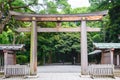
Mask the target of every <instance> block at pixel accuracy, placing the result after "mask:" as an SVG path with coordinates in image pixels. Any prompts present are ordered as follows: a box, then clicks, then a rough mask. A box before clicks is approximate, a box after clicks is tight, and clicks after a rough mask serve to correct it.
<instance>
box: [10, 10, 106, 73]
mask: <svg viewBox="0 0 120 80" xmlns="http://www.w3.org/2000/svg"><path fill="white" fill-rule="evenodd" d="M10 14H11V16H13V17H14V18H15V19H16V20H20V21H27V22H32V25H31V28H19V29H18V31H19V32H28V31H31V48H30V72H31V73H30V74H31V75H36V74H37V32H81V74H82V75H87V74H88V71H87V68H88V54H87V31H88V32H98V31H100V29H99V28H90V27H86V21H98V20H102V18H103V16H105V15H106V14H107V11H101V12H94V13H86V14H46V15H38V14H26V13H25V14H24V13H18V12H13V11H10ZM38 21H39V22H44V21H45V22H57V26H56V27H55V28H38V27H37V24H36V23H37V22H38ZM74 21H76V22H79V21H81V27H76V28H62V27H60V26H61V25H60V23H61V22H74Z"/></svg>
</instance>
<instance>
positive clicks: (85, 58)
mask: <svg viewBox="0 0 120 80" xmlns="http://www.w3.org/2000/svg"><path fill="white" fill-rule="evenodd" d="M87 68H88V55H87V27H86V21H85V20H84V17H83V20H82V21H81V74H82V75H87V74H88V71H87Z"/></svg>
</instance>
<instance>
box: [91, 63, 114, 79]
mask: <svg viewBox="0 0 120 80" xmlns="http://www.w3.org/2000/svg"><path fill="white" fill-rule="evenodd" d="M89 74H90V75H91V77H92V78H95V77H113V78H114V65H111V64H98V65H90V66H89Z"/></svg>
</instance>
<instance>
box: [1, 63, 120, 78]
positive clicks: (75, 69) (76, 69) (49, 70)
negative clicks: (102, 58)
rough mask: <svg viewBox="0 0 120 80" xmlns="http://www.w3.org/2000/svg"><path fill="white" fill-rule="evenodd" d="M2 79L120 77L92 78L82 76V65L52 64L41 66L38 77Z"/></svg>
mask: <svg viewBox="0 0 120 80" xmlns="http://www.w3.org/2000/svg"><path fill="white" fill-rule="evenodd" d="M0 80H120V78H118V77H116V79H113V78H95V79H92V78H90V76H82V77H81V74H80V66H78V65H74V66H73V65H72V66H71V65H63V66H61V65H57V66H55V65H50V66H39V67H38V75H37V77H36V78H33V77H32V78H23V77H22V78H20V77H16V78H6V79H2V78H1V79H0Z"/></svg>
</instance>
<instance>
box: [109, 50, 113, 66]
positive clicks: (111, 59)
mask: <svg viewBox="0 0 120 80" xmlns="http://www.w3.org/2000/svg"><path fill="white" fill-rule="evenodd" d="M113 53H114V49H111V50H110V54H111V55H110V57H111V58H110V61H111V64H114V63H113Z"/></svg>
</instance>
